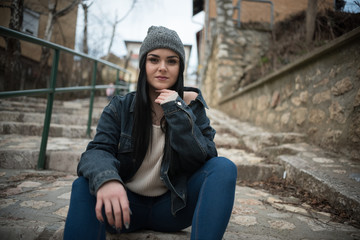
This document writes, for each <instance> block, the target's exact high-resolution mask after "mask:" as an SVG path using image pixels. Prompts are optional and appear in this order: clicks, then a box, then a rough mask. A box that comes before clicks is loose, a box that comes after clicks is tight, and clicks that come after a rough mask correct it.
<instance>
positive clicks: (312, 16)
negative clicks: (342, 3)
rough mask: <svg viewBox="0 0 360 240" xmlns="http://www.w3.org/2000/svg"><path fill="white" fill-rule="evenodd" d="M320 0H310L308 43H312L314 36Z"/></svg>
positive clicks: (307, 15) (307, 28)
mask: <svg viewBox="0 0 360 240" xmlns="http://www.w3.org/2000/svg"><path fill="white" fill-rule="evenodd" d="M317 2H318V0H308V6H307V10H306V43H307V44H310V43H311V42H312V40H313V37H314V32H315V23H316V14H317Z"/></svg>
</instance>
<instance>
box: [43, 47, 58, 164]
mask: <svg viewBox="0 0 360 240" xmlns="http://www.w3.org/2000/svg"><path fill="white" fill-rule="evenodd" d="M59 58H60V50H59V49H54V57H53V64H52V67H51V75H50V89H51V92H49V93H48V99H47V105H46V114H45V120H44V128H43V132H42V138H41V145H40V152H39V159H38V166H37V167H38V169H45V156H46V146H47V142H48V137H49V130H50V123H51V114H52V108H53V103H54V96H55V87H56V77H57V71H58V65H59Z"/></svg>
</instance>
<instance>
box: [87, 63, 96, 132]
mask: <svg viewBox="0 0 360 240" xmlns="http://www.w3.org/2000/svg"><path fill="white" fill-rule="evenodd" d="M96 72H97V61H94V68H93V74H92V78H91V87H92V90H91V93H90V104H89V118H88V125H87V131H86V135H87V136H88V137H91V135H90V134H91V122H92V112H93V105H94V96H95V84H96Z"/></svg>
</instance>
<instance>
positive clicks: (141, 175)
mask: <svg viewBox="0 0 360 240" xmlns="http://www.w3.org/2000/svg"><path fill="white" fill-rule="evenodd" d="M164 145H165V134H164V133H163V131H162V130H161V127H160V126H156V125H153V134H152V141H151V145H150V146H149V148H148V151H147V153H146V156H145V159H144V161H143V162H142V164H141V166H140V168H139V170H138V171H137V172H136V173H135V175H134V177H133V178H132V179H130V181H129V182H127V183H126V187H127V188H128V189H130V191H132V192H134V193H137V194H140V195H143V196H148V197H155V196H160V195H162V194H164V193H165V192H166V191H167V188H166V186H165V184H164V183H163V182H162V181H161V180H160V167H161V162H162V158H163V153H164Z"/></svg>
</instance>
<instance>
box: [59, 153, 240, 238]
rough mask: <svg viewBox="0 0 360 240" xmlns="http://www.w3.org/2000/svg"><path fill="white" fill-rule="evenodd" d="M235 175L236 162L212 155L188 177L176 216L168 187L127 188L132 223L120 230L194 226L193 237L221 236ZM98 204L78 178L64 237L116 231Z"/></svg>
mask: <svg viewBox="0 0 360 240" xmlns="http://www.w3.org/2000/svg"><path fill="white" fill-rule="evenodd" d="M236 177H237V168H236V166H235V164H234V163H233V162H231V161H230V160H228V159H226V158H223V157H215V158H212V159H210V160H209V161H207V162H206V163H205V164H204V166H202V167H201V168H200V169H199V170H198V171H197V172H195V173H194V174H193V175H192V176H191V177H190V179H189V180H188V183H187V190H188V198H187V203H186V207H185V208H184V209H182V210H180V211H179V212H178V213H177V214H176V216H173V215H172V214H171V198H170V192H169V191H168V192H167V193H165V194H163V195H161V196H158V197H145V196H141V195H138V194H136V193H133V192H131V191H129V190H127V196H128V199H129V203H130V209H131V211H132V215H131V219H130V227H129V229H125V228H124V227H123V228H122V230H121V231H119V232H118V233H127V232H134V231H137V230H141V229H149V230H154V231H159V232H175V231H180V230H182V229H184V228H187V227H189V226H192V230H191V239H206V240H211V239H221V238H222V236H223V235H224V232H225V230H226V227H227V225H228V222H229V219H230V216H231V211H232V207H233V203H234V196H235V185H236ZM95 204H96V197H95V196H93V195H91V194H90V192H89V183H88V181H87V179H85V178H84V177H79V178H78V179H76V180H75V181H74V183H73V186H72V193H71V199H70V206H69V212H68V216H67V219H66V224H65V230H64V239H65V240H68V239H105V229H106V230H108V231H109V232H111V233H115V232H116V230H115V229H114V228H112V227H111V226H109V224H108V223H107V222H105V223H101V222H99V221H98V220H97V218H96V215H95ZM103 214H104V213H103ZM104 216H105V215H104Z"/></svg>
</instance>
